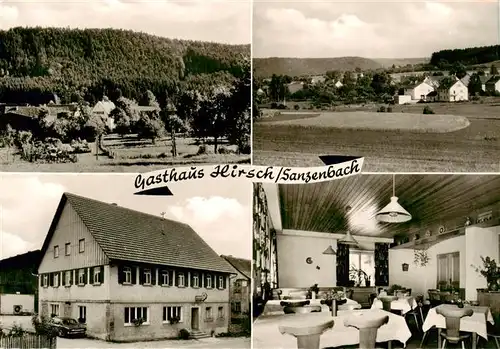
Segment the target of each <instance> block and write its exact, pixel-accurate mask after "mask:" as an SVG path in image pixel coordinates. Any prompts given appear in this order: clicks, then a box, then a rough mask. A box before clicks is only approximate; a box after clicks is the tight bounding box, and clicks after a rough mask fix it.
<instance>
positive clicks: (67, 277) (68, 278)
mask: <svg viewBox="0 0 500 349" xmlns="http://www.w3.org/2000/svg"><path fill="white" fill-rule="evenodd" d="M64 286H71V271H69V270H67V271H66V272H65V275H64Z"/></svg>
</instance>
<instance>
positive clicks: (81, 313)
mask: <svg viewBox="0 0 500 349" xmlns="http://www.w3.org/2000/svg"><path fill="white" fill-rule="evenodd" d="M78 322H80V323H86V322H87V307H86V306H83V305H80V306H78Z"/></svg>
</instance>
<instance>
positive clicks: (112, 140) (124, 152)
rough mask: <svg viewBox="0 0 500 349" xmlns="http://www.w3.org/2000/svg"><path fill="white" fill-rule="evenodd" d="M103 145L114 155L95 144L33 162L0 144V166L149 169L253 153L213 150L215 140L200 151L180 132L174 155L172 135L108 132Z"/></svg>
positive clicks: (245, 158) (235, 159)
mask: <svg viewBox="0 0 500 349" xmlns="http://www.w3.org/2000/svg"><path fill="white" fill-rule="evenodd" d="M103 143H104V146H105V147H106V148H107V149H109V150H110V151H112V152H113V153H114V154H115V158H114V159H110V158H109V157H108V156H105V155H100V156H99V157H98V158H96V150H95V145H94V144H89V145H90V146H91V152H90V153H85V154H78V155H77V157H78V161H77V162H76V163H30V162H27V161H24V160H22V159H21V158H20V156H19V155H16V154H15V151H14V149H13V148H11V149H10V150H9V149H7V148H0V167H1V168H2V171H5V172H24V171H30V172H33V171H36V172H38V171H40V172H148V171H154V170H158V169H164V168H165V167H171V166H189V165H203V164H223V163H250V155H240V154H236V153H235V151H236V147H235V146H229V145H227V144H225V143H221V144H220V145H219V147H218V148H219V149H220V148H223V149H224V150H225V151H226V153H224V154H214V152H213V148H214V147H213V144H211V142H209V143H208V144H206V152H205V153H201V154H198V153H199V150H200V145H199V144H198V143H197V142H196V140H195V139H193V138H185V137H180V136H178V138H177V140H176V143H177V154H178V155H177V157H172V154H171V149H172V143H171V140H170V138H162V139H159V140H157V141H156V142H155V144H152V142H151V141H150V140H138V139H137V137H135V136H133V135H132V136H125V137H120V136H118V135H108V136H106V138H105V139H104V141H103Z"/></svg>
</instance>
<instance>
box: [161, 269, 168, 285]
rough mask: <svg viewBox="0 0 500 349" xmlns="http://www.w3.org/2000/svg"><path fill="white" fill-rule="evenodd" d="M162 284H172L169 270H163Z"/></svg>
mask: <svg viewBox="0 0 500 349" xmlns="http://www.w3.org/2000/svg"><path fill="white" fill-rule="evenodd" d="M160 284H161V285H162V286H170V273H169V272H168V270H162V271H161V277H160Z"/></svg>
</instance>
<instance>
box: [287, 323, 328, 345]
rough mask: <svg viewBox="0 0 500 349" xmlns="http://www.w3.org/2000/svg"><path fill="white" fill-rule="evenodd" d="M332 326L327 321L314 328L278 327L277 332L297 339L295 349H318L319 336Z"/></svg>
mask: <svg viewBox="0 0 500 349" xmlns="http://www.w3.org/2000/svg"><path fill="white" fill-rule="evenodd" d="M333 324H334V321H333V320H328V321H325V322H324V323H322V324H319V325H314V326H304V325H303V324H300V325H296V326H293V325H289V326H280V327H279V331H280V333H281V334H285V333H286V334H289V335H292V336H294V337H295V338H297V349H319V339H320V337H321V335H322V334H323V333H324V332H325V331H326V330H328V329H329V328H332V327H333Z"/></svg>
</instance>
